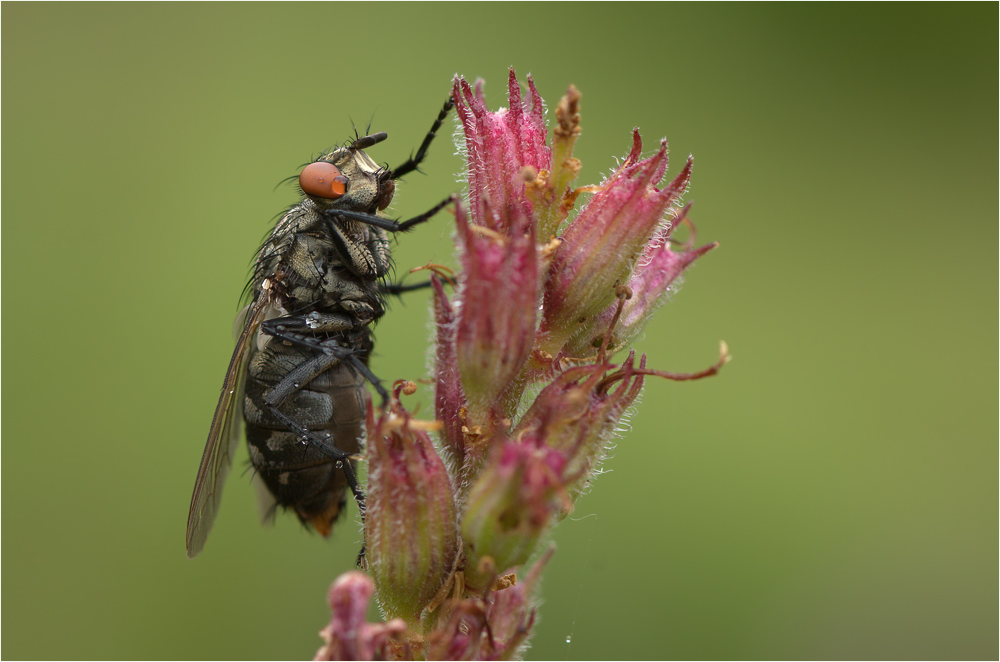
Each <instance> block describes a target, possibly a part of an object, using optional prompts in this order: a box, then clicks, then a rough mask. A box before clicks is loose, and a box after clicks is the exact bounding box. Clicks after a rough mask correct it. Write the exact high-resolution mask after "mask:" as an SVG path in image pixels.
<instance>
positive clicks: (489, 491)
mask: <svg viewBox="0 0 1000 662" xmlns="http://www.w3.org/2000/svg"><path fill="white" fill-rule="evenodd" d="M565 463H566V461H565V458H564V457H563V455H562V454H561V453H559V452H558V451H555V450H553V449H551V448H549V447H547V446H545V445H544V444H541V443H539V442H538V441H537V440H529V441H525V442H522V443H517V442H512V441H508V442H505V443H504V444H503V445H502V446H499V447H497V448H496V449H495V450H494V451H493V454H492V457H491V458H490V461H489V464H488V465H487V466H486V468H485V469H484V470H483V472H482V474H480V476H479V479H478V481H477V482H476V484H475V485H474V486H473V487H472V490H471V491H470V492H469V498H468V503H467V506H466V511H465V515H464V517H463V519H462V537H463V539H464V541H465V552H466V559H467V560H466V565H465V576H466V581H467V582H468V583H469V584H471V585H473V586H488V585H490V584H491V583H492V582H493V580H494V579H495V575H496V573H497V572H498V571H504V570H508V569H510V568H513V567H516V566H519V565H521V564H522V563H524V562H525V561H527V560H528V557H529V556H531V554H532V552H534V550H535V545H536V544H537V543H538V540H539V538H540V537H541V536H542V534H543V533H544V532H545V531H546V530H547V528H548V526H549V525H550V524H551V521H552V518H553V516H554V515H556V514H557V513H560V512H562V511H563V510H564V509H565V508H566V505H565V504H566V500H567V499H566V496H565V489H564V488H565V485H564V483H563V469H564V467H565Z"/></svg>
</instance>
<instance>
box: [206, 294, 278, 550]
mask: <svg viewBox="0 0 1000 662" xmlns="http://www.w3.org/2000/svg"><path fill="white" fill-rule="evenodd" d="M267 299H268V297H267V296H266V293H262V295H261V296H258V297H257V299H256V300H255V301H254V302H253V303H251V304H250V306H249V308H248V310H247V311H246V321H245V322H244V324H243V332H242V333H241V334H240V337H239V339H238V340H237V341H236V350H235V351H234V352H233V358H232V360H230V361H229V370H228V371H227V372H226V381H225V382H224V383H223V384H222V395H221V396H220V397H219V404H218V405H217V406H216V408H215V417H214V418H213V419H212V428H211V430H209V432H208V441H207V442H206V443H205V452H204V453H203V454H202V456H201V466H200V467H199V468H198V477H197V478H196V479H195V483H194V494H192V495H191V510H190V511H188V521H187V555H188V558H192V559H193V558H194V557H195V556H197V555H198V553H199V552H200V551H201V548H202V547H204V546H205V539H206V538H207V537H208V532H209V530H211V528H212V522H214V521H215V515H216V513H217V512H218V511H219V502H220V501H221V500H222V486H223V484H224V483H225V482H226V474H228V473H229V467H230V465H231V464H232V463H233V452H234V451H235V450H236V447H237V446H238V445H239V441H240V424H241V419H242V411H243V386H244V383H245V381H246V373H247V361H248V359H249V357H250V346H251V344H252V343H253V342H255V339H256V336H257V328H258V327H259V326H260V323H261V321H263V319H264V315H265V312H266V311H267V308H268V303H267Z"/></svg>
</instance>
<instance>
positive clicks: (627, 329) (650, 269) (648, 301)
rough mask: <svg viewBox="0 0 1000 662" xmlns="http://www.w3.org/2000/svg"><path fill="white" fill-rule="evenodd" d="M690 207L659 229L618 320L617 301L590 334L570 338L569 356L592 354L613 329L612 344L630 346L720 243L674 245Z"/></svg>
mask: <svg viewBox="0 0 1000 662" xmlns="http://www.w3.org/2000/svg"><path fill="white" fill-rule="evenodd" d="M688 209H690V205H688V206H687V207H685V208H684V209H683V210H682V211H681V212H680V214H678V216H677V218H675V219H674V221H673V222H672V223H671V225H670V226H669V227H668V228H666V229H663V230H661V231H659V232H657V234H656V235H655V236H654V237H653V239H652V240H651V241H650V243H649V244H648V245H647V246H646V250H645V251H644V252H643V254H642V257H641V258H640V259H639V264H638V266H637V268H636V270H635V273H633V274H632V278H631V279H630V280H629V281H628V287H627V291H628V298H627V299H626V300H625V302H624V306H623V307H622V311H621V313H620V314H619V315H618V319H617V320H615V315H616V314H618V302H617V301H616V302H614V303H612V304H611V305H610V306H608V307H607V308H605V309H604V310H603V311H602V312H601V313H599V314H598V315H597V317H596V318H595V319H594V323H593V325H592V326H591V328H590V331H589V333H588V334H587V335H584V334H579V335H577V336H575V337H574V338H573V339H572V340H571V341H570V343H569V345H568V346H567V348H566V351H567V354H568V355H570V356H586V355H587V354H592V353H593V352H594V350H595V349H596V348H598V347H600V346H601V343H602V342H603V341H604V337H605V335H607V334H608V332H609V331H611V332H612V336H611V338H610V343H609V347H611V348H614V349H617V348H620V347H623V346H626V345H628V343H629V341H631V340H632V339H633V338H635V337H636V336H637V335H638V334H639V333H640V332H641V331H642V329H643V327H644V326H645V325H646V322H647V321H648V320H649V318H650V317H651V316H652V314H653V313H654V312H655V311H656V309H657V308H659V307H660V306H661V305H663V303H664V302H665V301H666V300H667V298H669V296H670V294H671V293H672V292H674V291H675V290H676V289H677V287H678V286H679V284H680V275H681V273H682V272H683V271H684V270H685V269H687V268H688V267H689V266H690V265H691V263H693V262H694V261H695V260H696V259H698V258H699V257H701V256H702V255H704V254H705V253H707V252H708V251H710V250H712V249H713V248H715V247H716V246H718V245H719V244H718V243H712V244H706V245H704V246H702V247H700V248H696V249H695V248H691V247H690V246H685V247H684V248H683V250H680V251H675V250H672V249H671V248H670V244H671V240H670V237H671V235H672V234H673V230H674V228H676V227H677V226H678V225H679V224H680V223H681V222H682V221H684V220H685V219H686V217H687V212H688ZM612 324H613V325H614V328H613V331H612Z"/></svg>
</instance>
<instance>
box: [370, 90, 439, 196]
mask: <svg viewBox="0 0 1000 662" xmlns="http://www.w3.org/2000/svg"><path fill="white" fill-rule="evenodd" d="M454 107H455V102H454V101H453V100H452V98H451V97H448V100H447V101H445V102H444V106H443V107H442V108H441V112H440V113H438V116H437V119H436V120H434V124H433V125H432V126H431V130H430V131H428V132H427V135H426V136H425V137H424V141H423V142H422V143H420V147H419V148H418V149H417V153H416V155H413V156H410V158H409V159H407V160H406V162H404V163H403V164H402V165H400V166H399V167H397V168H393V169H392V170H390V171H388V172H387V173H386V174H387V175H388V176H386V177H385V178H386V179H399V178H400V177H404V176H406V175H408V174H410V173H411V172H413V171H414V170H416V169H417V168H418V167H419V166H420V162H421V161H423V160H424V158H425V157H426V156H427V148H428V147H430V145H431V142H432V141H433V140H434V138H435V136H437V132H438V131H439V130H440V129H441V125H442V124H443V123H444V118H445V117H447V116H448V111H450V110H451V109H452V108H454Z"/></svg>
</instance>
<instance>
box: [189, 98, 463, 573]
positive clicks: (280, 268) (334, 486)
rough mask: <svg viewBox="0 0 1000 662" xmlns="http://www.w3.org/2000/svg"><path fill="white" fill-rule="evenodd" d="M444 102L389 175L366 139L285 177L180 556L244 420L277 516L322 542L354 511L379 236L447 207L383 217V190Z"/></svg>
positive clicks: (407, 167) (410, 164)
mask: <svg viewBox="0 0 1000 662" xmlns="http://www.w3.org/2000/svg"><path fill="white" fill-rule="evenodd" d="M452 105H453V104H452V101H451V99H449V100H448V101H447V102H446V103H445V104H444V107H443V108H442V109H441V112H440V113H439V114H438V117H437V119H436V120H435V122H434V124H433V125H432V126H431V129H430V131H429V132H428V133H427V136H426V137H425V138H424V140H423V142H422V143H421V145H420V147H419V149H418V150H417V152H416V154H415V155H413V156H411V157H410V159H408V160H407V161H405V162H404V163H403V164H402V165H400V166H399V167H397V168H393V169H391V170H390V169H387V168H383V167H380V166H379V165H378V164H376V163H375V162H374V161H373V160H372V159H371V158H370V157H369V156H368V155H367V154H366V153H365V151H364V150H366V149H369V148H370V147H373V146H374V145H377V144H378V143H380V142H382V141H383V140H385V139H386V138H387V135H386V134H385V133H384V132H383V133H374V134H371V135H367V136H362V137H358V138H356V139H355V140H354V141H353V142H351V143H350V144H349V145H347V146H344V147H340V148H338V149H335V150H332V151H330V152H328V153H326V154H323V155H322V156H320V157H319V158H318V159H316V160H315V161H314V162H312V163H310V164H309V165H307V166H306V167H305V168H303V170H302V172H301V173H300V174H299V188H300V189H301V192H302V200H301V201H300V202H299V203H298V204H296V205H294V206H293V207H291V208H289V209H288V211H286V212H285V213H284V214H283V215H282V216H281V218H280V219H279V220H278V222H277V224H276V226H275V228H274V230H273V231H272V232H271V234H270V236H269V237H268V238H267V240H266V241H265V242H264V245H263V246H261V248H260V250H259V251H258V252H257V256H256V259H255V261H254V267H253V275H252V277H251V280H250V284H249V285H248V289H249V291H250V294H251V301H250V304H249V305H248V306H247V307H246V308H245V309H244V310H243V311H242V312H241V318H242V319H238V320H237V328H238V329H240V334H239V337H238V339H237V341H236V349H235V351H234V352H233V356H232V359H231V360H230V362H229V369H228V370H227V371H226V378H225V381H224V382H223V385H222V395H221V397H220V398H219V404H218V405H217V406H216V409H215V416H214V418H213V419H212V426H211V429H210V430H209V433H208V441H207V442H206V444H205V451H204V454H203V455H202V458H201V466H200V467H199V469H198V477H197V478H196V480H195V485H194V493H193V495H192V497H191V509H190V511H189V512H188V522H187V554H188V556H189V557H191V558H193V557H194V556H196V555H197V554H198V553H199V552H200V551H201V550H202V547H204V545H205V539H206V538H207V537H208V532H209V530H210V529H211V527H212V522H213V521H214V520H215V516H216V513H217V512H218V509H219V502H220V500H221V498H222V487H223V483H224V482H225V479H226V475H227V473H228V472H229V468H230V466H231V464H232V458H233V454H234V452H235V450H236V446H237V445H238V444H239V439H240V436H241V435H240V419H243V421H244V422H245V423H246V438H247V445H248V447H249V451H250V461H251V463H252V464H253V466H254V470H255V471H256V475H257V477H259V478H260V479H261V481H262V482H263V484H264V485H265V486H266V487H267V490H268V492H269V494H270V498H271V499H272V500H273V502H274V504H275V505H276V506H282V507H284V508H290V509H292V510H294V511H295V513H296V515H298V517H299V519H300V520H301V521H302V522H303V523H304V524H305V525H306V526H308V527H311V528H313V529H315V530H316V531H318V532H319V533H321V534H322V535H324V536H328V535H329V534H330V531H331V529H332V527H333V524H334V522H335V521H336V520H337V518H338V517H339V516H340V515H341V513H342V512H343V511H344V510H345V506H346V502H347V498H346V493H347V490H348V489H350V490H351V492H352V493H353V495H354V498H355V500H357V502H358V506H359V508H360V509H361V512H362V516H363V514H364V494H363V493H362V491H361V488H360V487H359V485H358V480H357V473H356V461H355V460H354V459H353V458H355V457H356V456H357V455H358V454H359V453H360V452H361V450H362V447H361V435H362V423H363V421H364V419H365V409H366V406H367V397H368V395H367V390H366V388H365V384H366V382H369V383H371V384H372V385H373V386H374V387H375V389H376V390H377V391H378V393H379V394H380V396H381V397H382V399H383V402H384V401H385V400H386V398H387V393H386V391H385V389H384V388H383V387H382V386H381V384H380V382H379V380H378V379H377V378H376V377H375V376H374V375H373V374H372V373H371V371H370V370H369V369H368V357H369V355H370V354H371V351H372V347H373V338H372V325H373V324H374V323H375V322H376V321H377V320H378V319H379V318H380V317H381V316H382V315H383V314H384V313H385V305H384V302H383V295H384V294H385V293H387V292H400V291H402V290H405V289H411V288H409V287H399V286H386V285H385V284H384V278H385V276H386V275H387V273H388V272H389V268H390V266H391V261H390V251H389V239H388V237H389V234H391V233H396V232H404V231H406V230H409V229H410V228H412V227H413V226H415V225H417V224H419V223H423V222H424V221H426V220H428V219H430V218H431V217H432V216H434V215H435V214H436V213H437V212H439V211H441V209H443V208H444V207H445V206H446V205H447V204H448V203H449V202H451V200H452V198H450V197H449V198H448V199H446V200H443V201H442V202H440V203H439V204H437V205H435V206H434V207H432V208H431V209H429V210H428V211H427V212H425V213H423V214H420V215H419V216H415V217H413V218H411V219H409V220H406V221H402V222H399V221H395V220H392V219H390V218H386V217H385V216H383V215H382V212H383V211H384V210H385V209H386V207H388V206H389V203H390V202H392V197H393V194H394V193H395V181H396V180H397V179H399V178H401V177H403V176H405V175H407V174H409V173H411V172H413V171H414V170H416V169H417V167H418V166H419V165H420V163H421V161H423V159H424V157H425V156H426V154H427V149H428V147H429V146H430V143H431V141H432V140H433V139H434V137H435V135H436V133H437V131H438V130H439V129H440V128H441V124H442V123H443V122H444V119H445V117H446V116H447V114H448V111H449V110H451V108H452Z"/></svg>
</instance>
